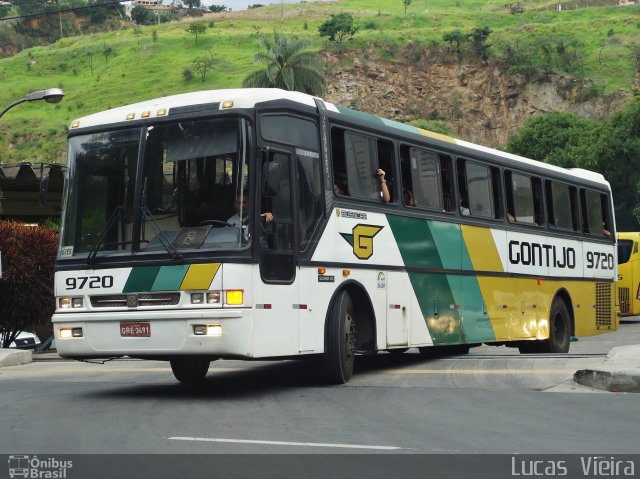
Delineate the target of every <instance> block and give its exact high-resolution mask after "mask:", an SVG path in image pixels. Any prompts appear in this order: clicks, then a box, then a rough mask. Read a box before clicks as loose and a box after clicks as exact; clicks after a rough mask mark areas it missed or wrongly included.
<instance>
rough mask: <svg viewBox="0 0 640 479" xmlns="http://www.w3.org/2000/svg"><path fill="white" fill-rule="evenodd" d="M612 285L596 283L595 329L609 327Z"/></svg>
mask: <svg viewBox="0 0 640 479" xmlns="http://www.w3.org/2000/svg"><path fill="white" fill-rule="evenodd" d="M612 286H613V285H612V283H596V328H598V327H611V288H612Z"/></svg>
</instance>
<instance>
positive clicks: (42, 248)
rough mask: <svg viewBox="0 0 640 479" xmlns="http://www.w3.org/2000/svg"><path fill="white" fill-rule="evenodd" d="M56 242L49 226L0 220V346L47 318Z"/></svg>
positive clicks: (50, 312) (51, 306) (51, 308)
mask: <svg viewBox="0 0 640 479" xmlns="http://www.w3.org/2000/svg"><path fill="white" fill-rule="evenodd" d="M57 243H58V234H57V233H56V232H55V231H53V230H51V229H48V228H44V227H41V226H38V227H35V228H34V227H31V226H26V225H23V224H20V223H16V222H11V221H0V251H2V279H0V336H2V338H3V341H2V342H0V348H6V347H8V346H9V344H10V343H11V342H12V341H13V340H14V339H15V338H16V336H17V335H18V333H19V332H20V331H30V330H31V331H32V330H34V329H35V327H36V326H39V325H44V324H47V323H48V322H49V321H50V319H51V316H52V315H53V312H54V310H55V296H54V291H53V276H54V271H55V259H56V250H57Z"/></svg>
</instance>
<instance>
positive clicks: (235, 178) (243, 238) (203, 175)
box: [59, 118, 251, 262]
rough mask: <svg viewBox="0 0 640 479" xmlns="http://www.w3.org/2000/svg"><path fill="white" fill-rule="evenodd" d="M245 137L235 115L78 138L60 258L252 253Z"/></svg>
mask: <svg viewBox="0 0 640 479" xmlns="http://www.w3.org/2000/svg"><path fill="white" fill-rule="evenodd" d="M248 138H249V134H248V124H247V122H246V121H245V120H241V119H237V118H231V119H229V118H227V119H224V120H221V119H202V120H189V121H178V122H173V123H163V124H160V125H155V126H148V127H146V128H131V129H124V130H115V131H108V132H100V133H93V134H88V135H82V136H76V137H72V138H71V139H70V141H69V178H68V185H67V204H66V205H65V211H66V213H65V216H64V218H63V226H62V235H61V236H62V241H61V246H60V251H59V257H60V258H69V257H86V258H87V259H88V260H89V262H91V261H93V260H94V259H95V258H96V257H98V256H100V257H103V256H122V255H131V254H134V253H136V254H145V253H149V254H170V255H172V256H174V257H175V256H182V255H184V254H189V253H197V252H198V251H202V250H207V249H209V250H211V249H216V250H225V249H236V250H237V249H242V248H246V247H247V246H248V244H249V241H250V238H251V231H250V225H251V223H250V221H249V219H250V217H249V216H250V215H249V196H248V181H249V167H248V152H249V148H248V142H249V139H248Z"/></svg>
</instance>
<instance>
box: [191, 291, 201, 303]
mask: <svg viewBox="0 0 640 479" xmlns="http://www.w3.org/2000/svg"><path fill="white" fill-rule="evenodd" d="M202 303H204V293H191V304H202Z"/></svg>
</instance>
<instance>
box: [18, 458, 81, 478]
mask: <svg viewBox="0 0 640 479" xmlns="http://www.w3.org/2000/svg"><path fill="white" fill-rule="evenodd" d="M8 462H9V477H10V478H11V479H13V478H14V477H27V478H34V479H35V478H38V479H65V478H67V477H68V476H67V469H71V468H72V467H73V461H61V460H59V459H56V458H54V457H47V458H46V459H43V458H38V456H27V455H11V456H9V461H8Z"/></svg>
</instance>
